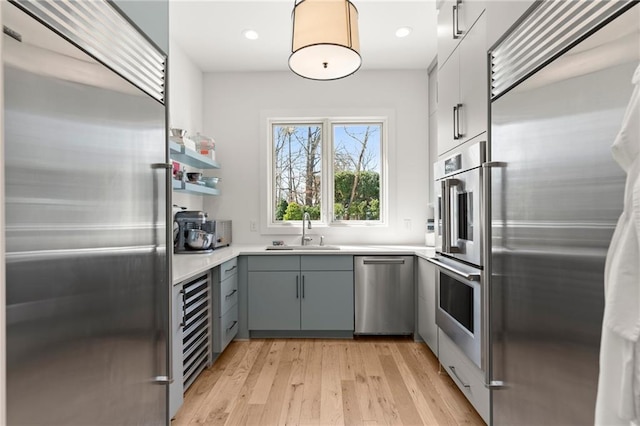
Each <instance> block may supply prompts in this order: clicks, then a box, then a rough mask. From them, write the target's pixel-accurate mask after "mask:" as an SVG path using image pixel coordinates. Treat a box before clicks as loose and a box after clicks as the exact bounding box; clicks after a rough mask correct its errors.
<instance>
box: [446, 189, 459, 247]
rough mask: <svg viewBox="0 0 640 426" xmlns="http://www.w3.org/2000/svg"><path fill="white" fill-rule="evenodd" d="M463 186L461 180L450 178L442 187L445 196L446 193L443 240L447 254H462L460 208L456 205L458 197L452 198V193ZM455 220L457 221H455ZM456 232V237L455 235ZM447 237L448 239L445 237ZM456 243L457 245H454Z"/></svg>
mask: <svg viewBox="0 0 640 426" xmlns="http://www.w3.org/2000/svg"><path fill="white" fill-rule="evenodd" d="M461 185H462V182H461V181H460V180H459V179H455V178H449V179H445V180H444V184H443V187H442V190H443V194H445V193H446V195H445V196H443V197H444V206H445V208H444V209H443V210H444V211H443V216H444V217H445V218H446V220H443V222H442V223H443V224H444V223H446V225H443V226H442V228H443V239H442V249H443V251H444V252H445V253H460V247H459V246H458V244H457V242H458V232H457V226H459V225H458V208H459V207H458V206H457V204H456V202H457V200H456V197H452V196H451V192H452V191H453V188H454V187H459V186H461ZM454 218H455V220H454ZM454 231H455V235H454ZM444 235H446V238H445V237H444ZM454 241H455V244H454Z"/></svg>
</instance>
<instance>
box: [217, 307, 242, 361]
mask: <svg viewBox="0 0 640 426" xmlns="http://www.w3.org/2000/svg"><path fill="white" fill-rule="evenodd" d="M218 321H219V322H218V324H216V332H215V336H214V341H213V351H214V352H222V351H224V349H225V348H226V347H227V345H228V344H229V342H231V341H232V340H233V338H234V337H235V336H236V334H238V305H237V304H236V305H233V306H232V307H231V308H230V309H229V310H228V311H227V313H226V314H224V315H223V316H222V318H220V319H219V320H218Z"/></svg>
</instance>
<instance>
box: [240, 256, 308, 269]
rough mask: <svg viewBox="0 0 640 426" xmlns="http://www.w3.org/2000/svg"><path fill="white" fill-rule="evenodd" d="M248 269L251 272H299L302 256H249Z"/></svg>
mask: <svg viewBox="0 0 640 426" xmlns="http://www.w3.org/2000/svg"><path fill="white" fill-rule="evenodd" d="M247 268H248V270H249V271H299V270H300V256H288V255H279V256H278V255H275V256H274V255H269V256H249V258H248V259H247Z"/></svg>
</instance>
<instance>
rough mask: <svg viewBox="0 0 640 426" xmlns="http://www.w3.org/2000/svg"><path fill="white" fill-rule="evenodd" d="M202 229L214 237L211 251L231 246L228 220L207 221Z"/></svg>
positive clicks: (229, 222)
mask: <svg viewBox="0 0 640 426" xmlns="http://www.w3.org/2000/svg"><path fill="white" fill-rule="evenodd" d="M202 229H203V230H204V231H206V232H209V233H211V234H213V235H214V238H213V243H212V244H211V248H212V249H216V248H219V247H227V246H228V245H230V244H231V221H230V220H208V221H206V222H205V223H204V224H203V225H202Z"/></svg>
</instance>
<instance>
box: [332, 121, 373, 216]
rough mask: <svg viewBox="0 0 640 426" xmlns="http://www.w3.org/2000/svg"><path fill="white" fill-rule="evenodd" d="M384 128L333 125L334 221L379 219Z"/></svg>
mask: <svg viewBox="0 0 640 426" xmlns="http://www.w3.org/2000/svg"><path fill="white" fill-rule="evenodd" d="M381 129H382V125H381V124H380V123H367V124H334V125H333V146H334V155H333V177H334V200H333V201H334V220H380V172H381V169H380V157H381V156H380V153H381V151H380V148H381V145H380V134H381Z"/></svg>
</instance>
